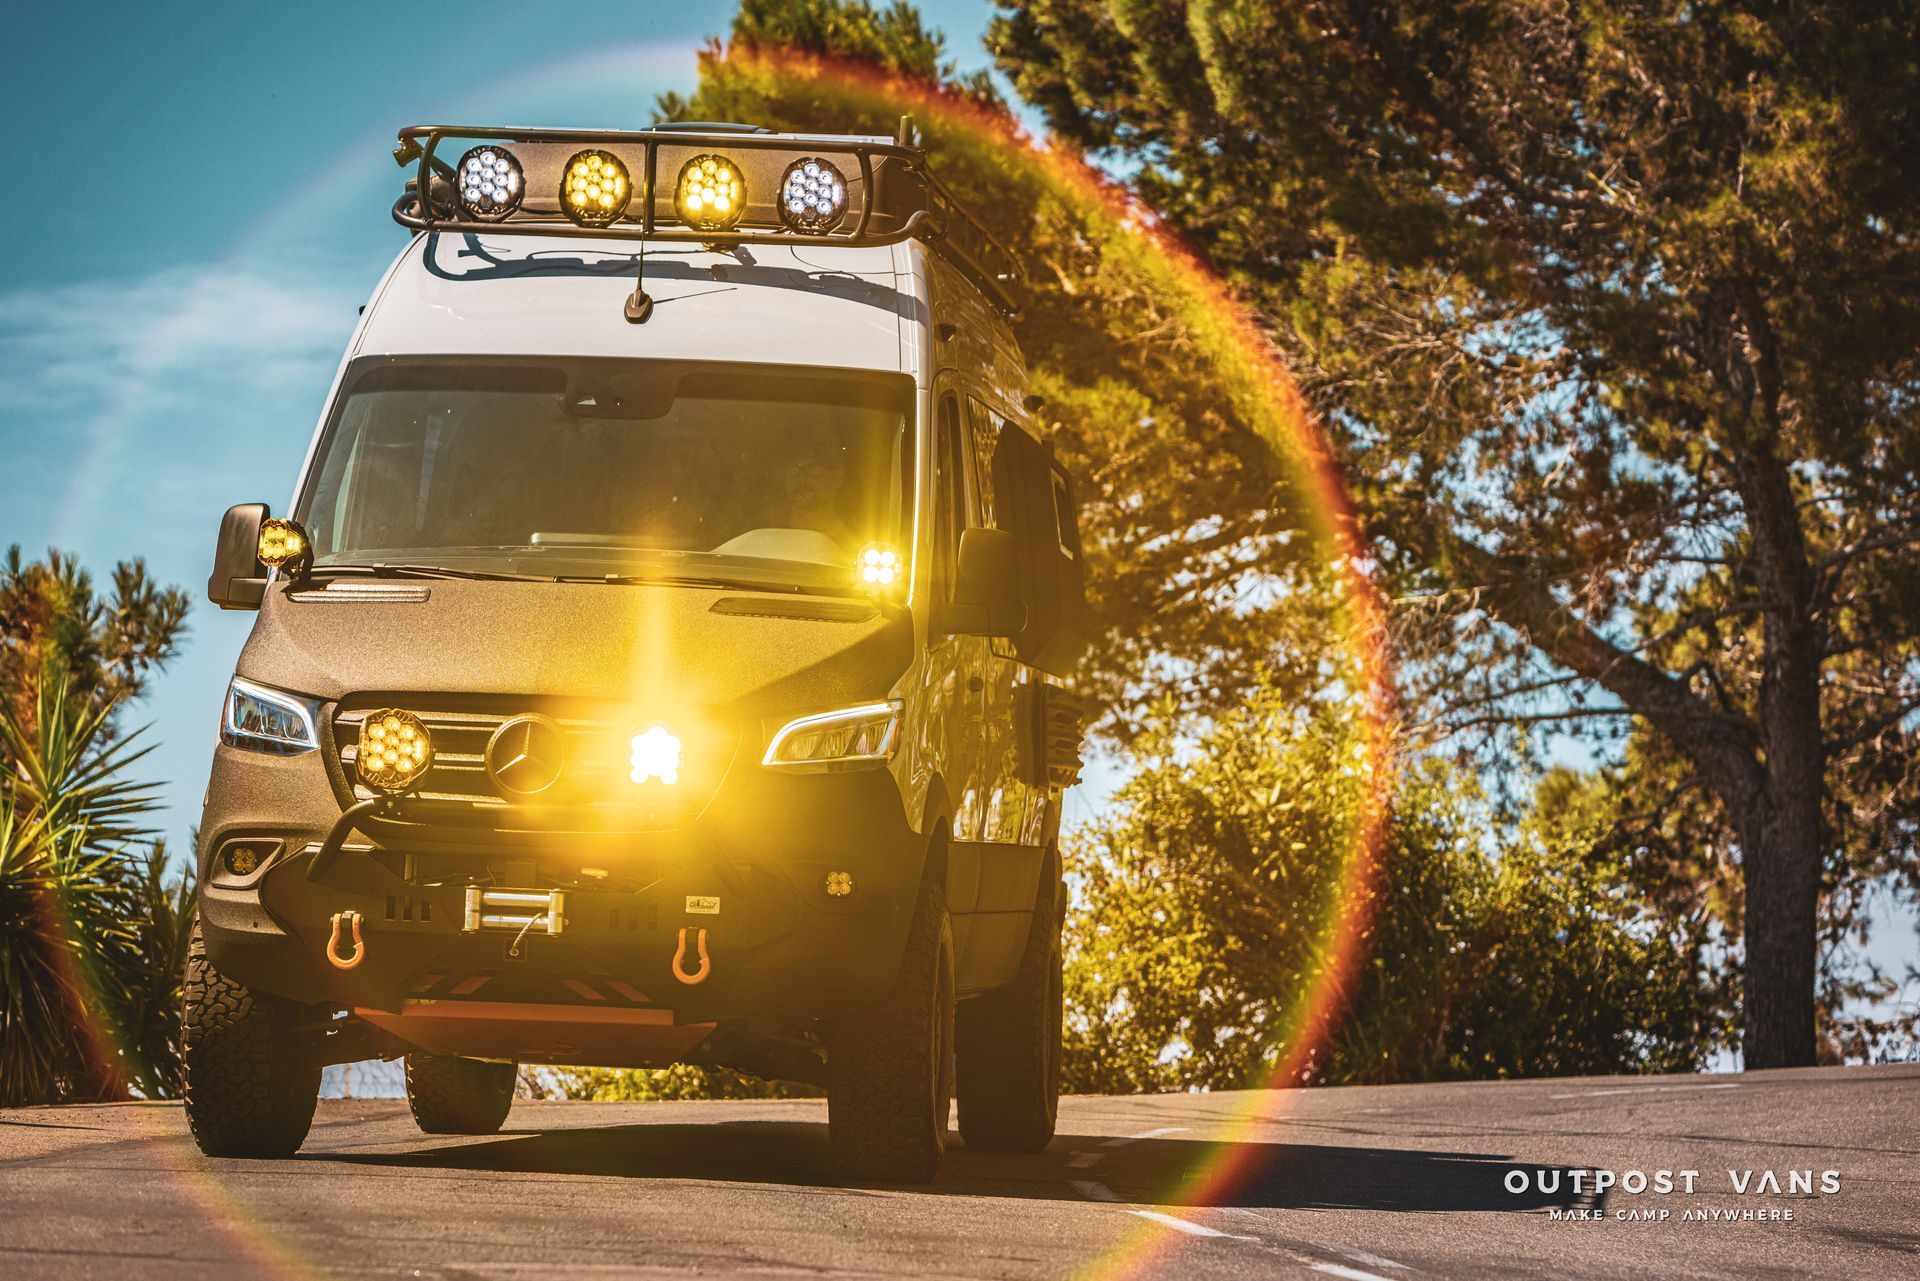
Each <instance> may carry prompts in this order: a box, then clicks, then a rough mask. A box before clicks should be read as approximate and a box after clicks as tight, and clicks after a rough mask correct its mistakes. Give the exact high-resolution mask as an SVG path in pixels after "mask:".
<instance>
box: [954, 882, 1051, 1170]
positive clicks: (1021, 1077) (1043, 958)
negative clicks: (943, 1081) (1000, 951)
mask: <svg viewBox="0 0 1920 1281" xmlns="http://www.w3.org/2000/svg"><path fill="white" fill-rule="evenodd" d="M1043 891H1044V892H1043V895H1042V899H1043V901H1042V902H1041V903H1039V904H1036V905H1035V907H1034V909H1033V925H1032V927H1031V928H1029V929H1028V931H1027V947H1026V951H1025V952H1023V953H1022V954H1021V957H1020V970H1019V973H1018V974H1017V975H1016V976H1015V978H1014V980H1013V982H1012V983H1009V984H1008V985H1007V986H1006V987H1003V988H999V989H996V990H995V991H992V992H988V993H986V994H984V995H982V996H976V997H974V998H973V999H972V1000H970V1001H962V1002H961V1003H960V1008H959V1010H958V1011H957V1012H956V1014H955V1016H954V1023H955V1027H954V1048H955V1051H956V1054H955V1074H954V1093H955V1095H956V1097H957V1099H958V1101H959V1105H960V1137H961V1138H962V1139H964V1140H966V1144H967V1146H968V1147H970V1148H978V1149H981V1150H982V1151H987V1152H1038V1151H1040V1150H1042V1149H1043V1148H1045V1147H1046V1146H1047V1144H1048V1143H1051V1142H1052V1141H1053V1127H1054V1120H1055V1118H1056V1117H1057V1116H1058V1115H1059V1110H1060V1029H1061V1012H1062V1001H1061V990H1062V989H1061V978H1060V922H1061V917H1060V911H1061V906H1062V902H1063V899H1064V897H1065V896H1064V894H1063V893H1062V890H1061V886H1060V878H1059V871H1058V868H1057V865H1055V864H1053V862H1052V860H1049V874H1048V877H1047V880H1046V881H1045V882H1043Z"/></svg>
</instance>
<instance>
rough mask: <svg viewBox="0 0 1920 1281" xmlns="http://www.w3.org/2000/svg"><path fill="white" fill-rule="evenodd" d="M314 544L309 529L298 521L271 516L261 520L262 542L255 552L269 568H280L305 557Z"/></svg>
mask: <svg viewBox="0 0 1920 1281" xmlns="http://www.w3.org/2000/svg"><path fill="white" fill-rule="evenodd" d="M311 546H312V544H310V543H309V542H308V541H307V531H306V530H304V529H302V528H300V526H299V524H298V522H296V521H291V520H281V519H280V518H279V517H277V516H269V517H268V518H267V519H266V520H263V521H261V522H260V543H259V547H258V549H257V551H256V552H255V554H256V555H257V556H259V557H260V563H261V564H262V565H265V566H266V567H267V568H268V569H279V568H280V567H281V566H282V565H291V564H293V562H295V561H297V560H301V559H303V558H304V557H305V556H306V554H307V552H308V550H309V548H310V547H311Z"/></svg>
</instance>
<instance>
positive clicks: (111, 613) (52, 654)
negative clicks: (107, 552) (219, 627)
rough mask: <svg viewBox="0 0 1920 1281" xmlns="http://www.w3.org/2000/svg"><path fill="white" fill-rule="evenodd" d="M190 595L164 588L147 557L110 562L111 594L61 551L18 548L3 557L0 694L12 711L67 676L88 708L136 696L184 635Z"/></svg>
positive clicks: (24, 708)
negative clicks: (32, 552)
mask: <svg viewBox="0 0 1920 1281" xmlns="http://www.w3.org/2000/svg"><path fill="white" fill-rule="evenodd" d="M187 604H188V602H187V594H186V593H185V592H183V591H181V590H180V589H179V588H177V587H164V588H163V587H161V586H159V585H158V584H156V583H155V582H154V581H153V580H152V579H151V578H149V577H148V576H147V566H146V562H145V561H143V560H133V561H122V562H121V563H120V564H118V565H116V566H115V567H114V571H113V594H112V595H111V596H106V597H101V596H99V595H97V594H96V593H95V591H94V586H93V576H92V575H91V574H89V573H88V572H87V571H86V570H84V569H82V568H81V567H80V562H79V561H78V560H76V559H75V558H74V557H72V556H68V555H64V554H62V553H61V552H59V551H58V550H54V551H49V552H48V553H47V559H46V560H45V561H24V560H22V559H21V556H20V548H19V547H18V546H14V547H10V548H8V549H7V557H6V560H5V562H4V563H0V693H4V695H5V696H6V698H7V699H8V701H9V702H10V703H12V705H13V709H14V712H15V713H16V715H17V716H21V717H25V716H28V715H30V714H31V712H32V709H33V707H34V706H35V703H36V700H37V699H38V697H39V691H40V690H41V688H42V687H43V686H45V685H48V684H64V688H65V689H66V690H67V693H68V697H70V698H73V699H76V700H78V701H79V702H80V703H81V704H82V705H83V706H85V707H94V706H98V705H100V704H102V703H124V702H126V701H127V700H129V699H132V698H136V697H138V696H139V694H140V692H141V690H143V689H144V688H145V687H146V681H147V678H148V676H149V675H151V674H152V673H153V672H155V671H158V670H159V669H160V668H161V667H163V666H165V664H166V662H167V660H168V659H169V658H171V657H172V656H173V652H174V650H175V649H177V648H178V647H179V644H180V641H181V639H182V638H183V637H184V636H185V635H186V619H187Z"/></svg>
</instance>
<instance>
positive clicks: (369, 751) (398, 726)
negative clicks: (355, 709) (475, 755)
mask: <svg viewBox="0 0 1920 1281" xmlns="http://www.w3.org/2000/svg"><path fill="white" fill-rule="evenodd" d="M432 760H433V739H432V737H431V736H430V735H429V734H428V733H427V727H426V725H425V724H424V723H422V721H421V720H420V718H419V717H418V716H415V715H414V714H413V713H412V712H409V711H406V710H404V709H403V708H398V707H387V708H382V709H381V710H379V711H377V712H370V713H368V715H367V719H366V720H364V721H362V722H361V724H360V742H359V744H358V745H357V746H356V747H355V749H354V768H355V769H357V770H358V771H359V773H360V781H361V782H363V783H365V784H366V785H367V786H368V787H371V788H372V789H373V790H374V791H376V792H398V791H402V790H404V789H405V788H407V787H409V786H411V785H412V784H413V782H414V780H416V779H418V778H419V777H420V776H421V775H422V774H424V773H426V772H427V765H428V764H429V763H430V762H431V761H432Z"/></svg>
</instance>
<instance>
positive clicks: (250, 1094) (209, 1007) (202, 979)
mask: <svg viewBox="0 0 1920 1281" xmlns="http://www.w3.org/2000/svg"><path fill="white" fill-rule="evenodd" d="M301 1013H302V1007H300V1006H299V1005H296V1004H294V1003H293V1002H291V1001H286V1000H283V999H281V998H279V997H276V996H269V995H268V994H267V993H265V992H255V991H252V990H251V989H249V988H247V987H246V986H244V985H242V984H240V983H236V982H234V981H233V980H232V979H230V978H228V977H227V976H226V975H224V974H222V973H220V971H219V970H216V969H215V968H213V963H212V962H211V961H209V960H208V959H207V949H206V945H205V943H203V942H202V941H201V938H200V927H199V924H198V923H197V922H196V923H195V925H194V928H193V937H192V938H191V939H190V940H189V941H188V944H187V978H186V986H185V998H184V1009H183V1011H182V1019H181V1022H182V1025H183V1026H182V1029H181V1042H182V1046H181V1048H182V1055H181V1057H182V1058H183V1060H184V1061H185V1067H186V1096H187V1125H188V1126H189V1127H190V1128H191V1129H192V1130H193V1141H194V1142H195V1143H197V1144H199V1145H200V1150H201V1151H202V1152H205V1153H206V1154H207V1155H208V1156H241V1157H276V1156H291V1155H293V1154H294V1153H295V1152H297V1151H299V1149H300V1144H301V1143H302V1142H304V1141H305V1140H306V1137H307V1131H308V1129H310V1128H311V1127H312V1125H313V1106H314V1103H315V1101H316V1100H318V1099H319V1097H320V1065H319V1063H317V1062H315V1056H314V1055H313V1053H312V1052H311V1051H310V1050H309V1049H308V1048H307V1047H305V1046H304V1045H302V1044H301V1041H300V1038H299V1035H298V1033H297V1030H296V1026H297V1023H298V1021H299V1019H300V1016H301Z"/></svg>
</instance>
